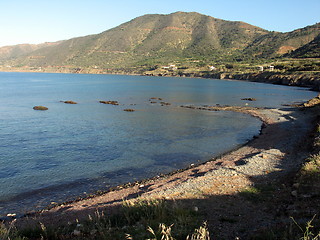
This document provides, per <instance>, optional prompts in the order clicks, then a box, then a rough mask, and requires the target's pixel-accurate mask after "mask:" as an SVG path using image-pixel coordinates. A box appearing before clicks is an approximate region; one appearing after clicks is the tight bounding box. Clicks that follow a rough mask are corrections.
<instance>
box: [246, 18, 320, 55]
mask: <svg viewBox="0 0 320 240" xmlns="http://www.w3.org/2000/svg"><path fill="white" fill-rule="evenodd" d="M319 34H320V23H317V24H315V25H312V26H307V27H305V28H301V29H297V30H294V31H292V32H288V33H280V32H270V33H269V34H266V35H263V36H261V37H258V38H257V39H256V40H255V41H253V43H252V44H250V45H249V46H248V47H247V48H246V49H245V51H244V53H245V54H246V55H250V56H256V57H264V58H268V57H279V56H282V55H284V54H286V53H290V52H291V51H294V50H296V49H298V48H300V47H302V46H304V45H306V44H308V43H310V42H311V41H312V40H314V39H315V37H317V36H318V35H319ZM318 57H319V55H318Z"/></svg>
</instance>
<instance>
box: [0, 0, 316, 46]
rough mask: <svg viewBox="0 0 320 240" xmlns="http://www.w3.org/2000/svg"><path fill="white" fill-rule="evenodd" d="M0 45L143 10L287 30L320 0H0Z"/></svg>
mask: <svg viewBox="0 0 320 240" xmlns="http://www.w3.org/2000/svg"><path fill="white" fill-rule="evenodd" d="M0 11H1V12H0V21H1V25H0V46H4V45H14V44H19V43H42V42H53V41H58V40H65V39H69V38H73V37H78V36H85V35H89V34H95V33H100V32H103V31H105V30H107V29H110V28H112V27H116V26H118V25H120V24H122V23H124V22H127V21H129V20H131V19H133V18H135V17H138V16H141V15H144V14H153V13H160V14H168V13H172V12H176V11H185V12H199V13H202V14H205V15H210V16H212V17H216V18H221V19H224V20H231V21H244V22H247V23H250V24H252V25H256V26H259V27H262V28H264V29H267V30H270V31H280V32H288V31H292V30H294V29H297V28H302V27H305V26H307V25H312V24H315V23H317V22H320V0H268V1H266V0H211V1H210V0H177V1H174V0H171V1H169V0H162V1H161V0H141V1H140V0H135V1H132V0H131V1H129V0H116V1H108V0H50V1H47V0H28V1H26V0H10V1H6V0H0Z"/></svg>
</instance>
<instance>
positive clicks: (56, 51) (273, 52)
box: [0, 12, 320, 70]
mask: <svg viewBox="0 0 320 240" xmlns="http://www.w3.org/2000/svg"><path fill="white" fill-rule="evenodd" d="M319 34H320V23H317V24H315V25H311V26H307V27H305V28H301V29H297V30H294V31H292V32H287V33H280V32H271V31H268V30H265V29H262V28H260V27H257V26H253V25H251V24H248V23H245V22H242V21H226V20H222V19H219V18H214V17H211V16H207V15H203V14H200V13H196V12H175V13H171V14H146V15H143V16H140V17H137V18H134V19H132V20H130V21H128V22H125V23H123V24H121V25H119V26H117V27H114V28H112V29H109V30H106V31H104V32H101V33H98V34H92V35H88V36H83V37H77V38H72V39H69V40H64V41H60V42H57V43H52V44H51V45H50V46H49V45H47V46H46V45H44V46H43V45H42V46H29V47H25V48H24V50H20V51H17V50H15V49H14V48H13V47H12V52H11V54H8V53H7V55H5V54H4V53H3V52H4V51H2V50H3V48H0V60H1V61H2V64H7V65H10V66H18V67H34V68H41V67H42V68H43V67H73V68H99V69H129V70H130V69H131V70H132V69H137V68H144V69H148V68H151V67H154V66H157V65H161V64H168V63H170V62H171V63H174V62H179V61H180V62H181V61H186V59H189V60H190V59H191V60H192V61H205V62H207V63H209V62H210V61H211V62H212V61H224V60H230V61H239V60H245V59H250V58H273V57H279V56H285V55H286V54H287V55H288V54H289V55H290V53H291V52H293V51H295V50H297V49H299V48H301V47H303V46H304V45H307V44H309V43H310V42H312V41H313V40H314V39H315V38H316V37H317V36H318V35H319ZM20 49H21V46H20ZM316 57H318V56H316Z"/></svg>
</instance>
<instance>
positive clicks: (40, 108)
mask: <svg viewBox="0 0 320 240" xmlns="http://www.w3.org/2000/svg"><path fill="white" fill-rule="evenodd" d="M33 109H34V110H41V111H45V110H48V109H49V108H47V107H44V106H34V107H33Z"/></svg>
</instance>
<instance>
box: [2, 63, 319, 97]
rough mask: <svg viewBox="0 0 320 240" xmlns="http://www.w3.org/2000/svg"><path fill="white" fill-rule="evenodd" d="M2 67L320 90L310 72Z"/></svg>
mask: <svg viewBox="0 0 320 240" xmlns="http://www.w3.org/2000/svg"><path fill="white" fill-rule="evenodd" d="M75 69H76V70H74V69H60V70H59V69H54V68H52V69H51V70H50V69H49V70H47V69H41V70H34V69H11V70H10V69H0V72H8V73H9V72H17V73H19V72H20V73H62V74H99V75H124V76H149V77H182V78H202V79H219V80H235V81H250V82H258V83H267V84H273V85H283V86H293V87H303V88H308V89H310V90H312V91H317V92H319V91H320V73H319V72H315V73H310V72H293V73H289V72H268V71H266V72H251V73H233V72H217V73H203V72H193V73H189V74H183V75H179V74H177V73H174V72H173V73H172V72H169V73H168V74H165V75H153V74H148V73H147V71H144V72H143V73H134V72H124V71H114V72H113V71H110V72H104V71H102V70H99V69H95V70H93V69H81V70H80V71H79V70H78V68H75Z"/></svg>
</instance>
